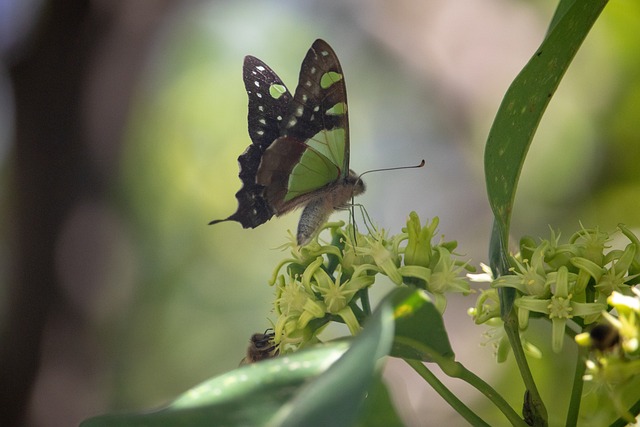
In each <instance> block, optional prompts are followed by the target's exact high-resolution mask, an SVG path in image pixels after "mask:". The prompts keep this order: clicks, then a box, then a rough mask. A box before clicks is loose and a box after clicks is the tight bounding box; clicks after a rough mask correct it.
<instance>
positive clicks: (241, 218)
mask: <svg viewBox="0 0 640 427" xmlns="http://www.w3.org/2000/svg"><path fill="white" fill-rule="evenodd" d="M243 78H244V83H245V88H246V91H247V94H248V96H249V114H248V123H249V136H250V137H251V140H252V142H253V143H252V145H250V146H249V147H248V148H247V149H246V150H245V152H244V153H243V154H242V155H241V156H240V157H239V158H238V162H239V164H240V174H239V175H240V179H241V180H242V182H243V186H242V188H241V189H240V190H239V191H238V192H237V193H236V198H237V199H238V209H237V211H236V212H235V213H234V214H233V215H231V216H229V217H228V218H226V219H222V220H215V221H211V223H210V224H215V223H218V222H222V221H229V220H231V221H238V222H240V224H242V226H243V227H244V228H255V227H257V226H259V225H261V224H263V223H265V222H266V221H268V220H269V219H270V218H271V217H272V216H273V215H276V216H280V215H283V214H285V213H287V212H290V211H292V210H294V209H296V208H298V207H305V209H304V211H303V213H302V217H301V219H300V224H299V226H298V234H297V239H298V243H299V244H300V245H302V244H305V243H307V242H308V241H309V240H310V239H311V237H312V236H313V235H314V233H315V232H316V231H317V229H318V228H319V227H320V225H322V223H323V222H325V221H326V219H327V218H328V216H329V215H330V214H331V212H332V211H333V210H335V209H337V208H340V207H342V206H345V205H346V204H348V202H349V199H351V197H353V196H356V195H359V194H361V193H362V192H364V189H365V187H364V183H363V182H362V181H361V180H360V179H358V177H357V175H356V174H355V173H354V172H353V171H351V170H350V169H349V121H348V115H347V98H346V88H345V84H344V76H343V74H342V68H341V66H340V63H339V61H338V58H337V56H336V54H335V52H334V51H333V50H332V49H331V47H330V46H329V45H328V44H327V43H326V42H324V41H323V40H316V41H315V42H314V43H313V45H312V46H311V48H310V49H309V51H308V52H307V55H306V56H305V59H304V60H303V62H302V66H301V69H300V78H299V83H298V86H297V88H296V91H295V96H292V95H291V93H290V92H289V91H288V90H287V88H286V86H285V85H284V83H282V80H281V79H280V78H279V77H278V76H277V74H276V73H275V72H274V71H273V70H271V69H270V68H269V67H268V66H267V65H266V64H265V63H264V62H262V61H261V60H259V59H258V58H255V57H253V56H247V57H246V58H245V62H244V68H243Z"/></svg>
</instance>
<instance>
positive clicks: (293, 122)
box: [287, 117, 298, 128]
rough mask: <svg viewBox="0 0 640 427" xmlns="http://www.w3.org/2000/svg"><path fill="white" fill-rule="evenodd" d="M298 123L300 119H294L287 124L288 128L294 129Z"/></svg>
mask: <svg viewBox="0 0 640 427" xmlns="http://www.w3.org/2000/svg"><path fill="white" fill-rule="evenodd" d="M297 122H298V119H296V118H295V117H292V118H291V119H290V120H289V123H287V127H288V128H292V127H294V126H295V125H296V123H297Z"/></svg>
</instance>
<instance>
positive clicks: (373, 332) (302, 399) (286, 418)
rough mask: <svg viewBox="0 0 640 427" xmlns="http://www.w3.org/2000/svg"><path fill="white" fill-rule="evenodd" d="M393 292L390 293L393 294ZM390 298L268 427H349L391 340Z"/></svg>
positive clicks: (359, 408)
mask: <svg viewBox="0 0 640 427" xmlns="http://www.w3.org/2000/svg"><path fill="white" fill-rule="evenodd" d="M394 294H395V292H392V293H391V296H393V295H394ZM392 301H393V300H392V299H391V297H387V298H385V299H384V300H383V301H382V302H381V303H380V305H379V307H378V308H377V309H376V311H375V312H374V313H373V315H372V317H371V318H370V319H369V320H368V322H367V323H366V324H365V327H364V328H363V330H362V332H361V333H360V334H359V335H358V336H357V337H356V338H355V339H354V340H353V345H352V346H351V348H349V350H348V351H347V352H346V353H345V354H344V356H343V357H341V358H340V360H338V361H337V362H336V363H334V364H333V365H332V366H331V368H329V369H328V370H327V372H326V373H325V374H324V375H322V376H320V377H318V378H317V379H316V380H315V381H313V382H311V383H309V384H308V385H307V386H304V387H302V388H301V389H300V390H299V392H298V393H297V394H296V396H295V397H294V398H293V399H292V400H291V401H289V402H287V403H286V404H285V405H284V406H283V407H282V408H281V409H280V410H279V411H278V413H277V414H276V416H275V417H274V419H273V421H272V422H270V423H269V425H270V426H302V425H304V426H310V427H313V426H318V427H321V426H336V427H339V426H352V425H354V423H355V422H356V419H357V417H358V415H359V414H360V413H361V409H362V403H363V402H364V400H365V397H366V395H367V392H368V391H369V388H370V387H371V385H372V384H373V380H374V378H375V376H376V373H377V372H378V370H379V368H380V362H381V358H382V357H383V356H386V355H387V354H389V351H390V350H391V343H392V341H393V330H394V324H393V309H392V305H391V303H392Z"/></svg>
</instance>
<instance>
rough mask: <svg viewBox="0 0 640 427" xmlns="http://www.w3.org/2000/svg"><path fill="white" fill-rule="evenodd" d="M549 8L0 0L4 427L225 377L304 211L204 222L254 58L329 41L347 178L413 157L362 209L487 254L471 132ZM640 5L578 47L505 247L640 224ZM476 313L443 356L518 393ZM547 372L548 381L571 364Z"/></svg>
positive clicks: (400, 392) (161, 395) (398, 389)
mask: <svg viewBox="0 0 640 427" xmlns="http://www.w3.org/2000/svg"><path fill="white" fill-rule="evenodd" d="M553 6H554V5H552V4H549V2H546V1H515V0H483V1H477V0H454V1H451V0H428V1H424V0H397V1H393V2H390V1H381V0H369V1H365V0H346V1H345V0H329V1H326V0H324V1H320V0H303V1H299V0H295V1H294V0H290V1H266V0H264V1H259V0H256V1H244V0H242V1H169V0H165V1H160V0H135V1H123V0H120V1H118V0H107V1H106V0H101V1H100V0H97V1H86V0H85V1H79V0H67V1H47V0H1V1H0V55H1V60H2V62H1V64H0V172H1V173H0V189H1V190H0V196H1V198H0V220H1V221H0V233H1V240H0V402H1V403H0V425H2V426H35V427H39V426H61V427H62V426H71V425H77V423H78V422H79V421H81V420H82V419H84V418H86V417H89V416H92V415H96V414H99V413H103V412H107V411H128V410H141V409H149V408H153V407H157V406H158V405H161V404H164V403H167V402H169V401H170V400H171V399H172V398H173V397H175V396H177V395H178V394H179V393H181V392H183V391H185V390H187V389H188V388H190V387H192V386H193V385H195V384H197V383H199V382H201V381H203V380H205V379H207V378H209V377H211V376H214V375H216V374H220V373H222V372H225V371H228V370H230V369H233V368H234V367H236V366H237V365H238V362H239V361H240V359H241V358H242V357H243V355H244V351H245V348H246V346H247V343H248V339H249V337H250V336H251V334H252V333H254V332H260V331H262V330H264V329H266V328H267V327H268V326H269V325H270V323H269V319H270V318H271V319H273V320H275V319H274V318H273V317H270V316H271V301H272V299H273V290H272V288H270V287H269V286H268V285H267V280H268V278H269V277H270V275H271V273H272V269H273V268H274V267H275V265H276V263H277V262H278V261H279V260H280V259H282V258H283V257H285V256H286V255H287V254H286V253H282V252H280V251H279V250H276V249H275V248H276V247H277V246H279V245H280V244H281V243H283V242H284V241H285V239H286V230H287V229H293V228H295V224H296V221H297V214H292V215H289V216H287V217H285V218H282V219H277V220H272V221H270V222H269V223H267V224H265V225H264V226H261V227H260V228H258V229H256V230H243V229H242V228H241V227H240V226H239V225H238V224H236V223H225V224H221V225H217V226H215V227H207V225H206V224H207V222H208V221H210V220H211V219H215V218H222V217H226V216H228V215H229V214H230V213H232V212H233V211H234V209H235V204H236V201H235V198H234V193H235V192H236V191H237V190H238V188H239V186H240V181H239V179H238V178H237V172H238V169H237V164H236V158H237V156H238V155H239V154H240V153H241V152H242V151H243V150H244V148H245V147H246V145H248V144H249V142H250V141H249V138H248V135H247V131H246V104H247V98H246V94H245V92H244V86H243V83H242V74H241V70H242V61H243V57H244V55H246V54H252V55H255V56H257V57H259V58H261V59H262V60H264V61H265V62H266V63H268V64H269V65H270V66H271V67H272V68H273V69H274V70H276V71H277V72H278V74H279V75H280V76H281V77H282V78H283V80H284V81H285V82H286V83H287V84H288V86H289V88H290V89H291V90H293V89H294V88H295V85H296V80H297V75H298V71H299V66H300V62H301V61H302V58H303V57H304V55H305V53H306V50H307V49H308V48H309V46H310V45H311V43H312V42H313V40H314V39H316V38H324V39H325V40H327V41H328V42H329V43H330V44H331V45H332V46H333V47H334V49H335V50H336V52H337V53H338V56H339V57H340V59H341V62H342V65H343V68H344V72H345V76H346V82H347V87H348V92H349V104H350V108H349V110H350V125H351V156H352V159H351V164H352V167H353V169H355V170H356V171H360V172H362V171H364V170H367V169H373V168H380V167H390V166H398V165H408V164H414V163H416V162H417V161H419V160H420V159H421V158H425V159H426V161H427V166H426V168H424V169H422V170H418V171H402V172H393V173H387V174H373V175H369V176H368V178H367V184H368V192H367V193H366V194H365V195H364V196H362V197H361V198H360V202H361V203H363V204H364V205H365V206H366V208H367V210H368V212H369V214H370V215H371V217H372V219H373V220H374V222H376V223H377V224H378V225H379V226H381V227H384V228H387V229H389V230H390V231H391V232H394V233H396V232H399V231H400V228H401V227H402V226H403V224H404V222H405V220H406V217H407V215H408V213H409V212H410V211H411V210H415V211H417V212H418V213H419V214H420V215H421V217H422V219H423V220H425V219H426V218H432V217H434V216H439V217H440V224H441V225H440V231H441V232H442V233H444V234H445V235H446V238H447V239H456V240H458V242H459V245H460V246H459V252H460V253H462V254H464V256H465V257H466V258H471V259H472V260H473V263H474V264H476V265H477V264H478V263H479V262H482V261H484V260H485V253H486V247H487V239H488V235H489V230H490V223H491V215H490V212H489V208H488V204H487V202H486V193H485V188H484V181H483V170H482V165H483V161H482V154H483V145H484V142H485V139H486V136H487V133H488V130H489V128H490V126H491V122H492V119H493V117H494V115H495V112H496V110H497V108H498V106H499V104H500V100H501V98H502V96H503V94H504V92H505V91H506V89H507V88H508V86H509V84H510V82H511V81H512V79H513V78H514V77H515V76H516V74H517V73H518V71H519V70H520V69H521V67H522V66H524V64H525V63H526V62H527V60H528V59H529V57H530V56H531V55H532V54H533V52H534V51H535V49H536V48H537V46H538V45H539V43H540V42H541V40H542V38H543V37H544V34H545V31H546V26H547V23H548V22H549V21H550V18H551V15H552V13H553ZM639 18H640V3H638V2H635V1H619V2H612V3H611V4H609V5H608V6H607V8H606V9H605V11H604V13H603V15H602V17H601V19H600V21H599V22H598V23H597V24H596V26H595V28H594V30H593V31H592V34H591V35H590V36H589V38H588V39H587V41H586V43H585V44H584V46H583V48H582V50H581V51H580V52H579V54H578V56H577V57H576V59H575V61H574V64H573V65H572V67H571V69H570V70H569V72H568V73H567V75H566V77H565V79H564V81H563V83H562V84H561V86H560V89H559V91H558V93H557V95H556V97H555V98H554V99H553V100H552V102H551V105H550V106H549V109H548V110H547V113H546V116H545V118H544V120H543V122H542V124H541V126H540V129H539V132H538V134H537V136H536V139H535V140H534V143H533V145H532V148H531V150H530V154H529V157H528V159H527V162H526V165H525V168H524V171H523V175H522V179H521V185H520V189H519V193H518V197H517V200H516V208H515V213H514V217H513V233H514V236H519V235H520V234H522V233H528V234H540V235H544V236H547V235H548V225H549V224H550V225H552V226H553V227H554V228H556V229H560V230H562V231H565V232H566V233H567V234H570V233H571V232H572V231H573V230H575V229H577V227H578V221H583V223H584V224H585V225H587V226H589V225H595V224H599V225H600V226H601V227H602V228H604V229H607V230H612V229H613V228H614V227H615V225H616V224H617V223H619V222H624V223H626V224H627V225H628V226H630V227H632V228H634V227H638V225H640V219H639V217H638V212H639V208H640V197H639V196H640V191H639V190H640V174H639V173H638V163H639V161H640V144H638V142H639V139H640V138H639V137H638V135H639V133H640V132H639V129H638V123H639V118H640V55H638V46H640V32H638V31H637V23H638V22H639V21H638V20H639ZM339 216H340V215H339V214H338V215H337V217H339ZM565 236H566V235H565ZM383 286H384V285H383ZM474 302H475V298H474V297H473V296H469V297H459V298H454V299H453V301H452V302H451V303H450V305H449V307H448V310H447V313H446V321H447V324H448V326H449V328H450V332H451V334H452V340H453V344H454V348H455V349H456V351H457V353H458V357H459V359H460V360H461V361H462V362H463V363H465V364H468V365H469V366H470V367H471V368H472V369H476V372H477V373H478V374H480V375H481V376H482V377H483V378H485V379H489V380H491V378H492V377H494V381H495V382H500V379H499V377H497V375H499V374H506V376H504V375H503V376H504V379H503V380H502V382H503V383H504V386H503V387H515V390H516V392H515V393H513V394H512V396H513V398H512V399H513V402H514V404H517V402H519V401H520V399H521V392H522V390H521V388H518V387H521V386H519V385H517V384H516V385H515V386H513V385H509V383H510V382H511V383H513V381H510V380H509V375H510V374H509V372H512V371H510V370H509V369H512V367H511V365H510V364H507V365H506V366H507V368H505V367H502V366H501V367H496V366H495V365H494V364H493V362H492V361H491V358H492V354H491V350H490V349H489V348H488V347H481V346H480V344H481V343H482V342H483V341H486V339H485V338H483V337H482V336H481V333H482V332H483V330H484V329H483V328H482V327H474V326H473V324H472V322H471V320H470V319H469V318H468V317H467V315H466V314H465V310H466V308H467V307H469V306H472V305H474ZM544 327H545V325H542V326H541V329H542V330H544ZM537 344H539V345H540V346H542V347H543V348H544V349H546V350H545V351H550V350H549V348H548V346H547V347H545V345H547V344H548V342H547V341H544V342H539V343H537ZM569 353H570V352H569ZM570 356H571V354H569V357H570ZM567 360H570V359H567ZM567 363H568V362H567ZM557 366H558V367H557V369H558V372H556V373H553V372H551V373H547V374H549V376H550V377H553V375H556V374H558V375H559V374H560V373H561V372H563V370H564V371H565V375H566V371H567V368H566V365H563V364H562V363H559V364H558V365H557ZM487 367H489V368H490V369H488V368H487ZM570 369H571V368H569V369H568V371H570ZM498 371H500V372H498ZM386 378H387V379H388V380H389V382H390V383H391V388H392V390H393V391H394V397H395V399H396V401H398V403H399V404H400V406H402V407H403V417H404V418H405V421H406V422H407V424H408V425H421V424H422V423H423V422H424V419H425V416H426V415H425V414H429V415H428V416H429V419H430V420H431V421H433V422H434V425H435V424H438V423H439V422H440V423H445V422H446V423H447V425H458V423H459V422H460V421H459V418H458V417H457V416H456V415H455V414H452V413H451V410H450V409H449V408H448V407H447V405H446V404H445V403H444V402H443V401H442V400H441V399H440V398H439V397H438V396H436V395H435V394H434V393H433V392H432V391H431V390H430V389H428V388H427V387H426V386H424V384H422V383H421V381H420V380H419V379H417V378H415V376H414V375H413V374H412V373H411V372H409V371H408V369H407V368H406V367H404V366H403V365H401V364H399V363H397V362H391V363H390V364H389V366H388V368H387V373H386ZM453 387H454V388H455V390H456V391H459V392H464V387H460V386H459V385H458V384H456V383H453ZM555 387H557V382H556V386H555ZM547 391H548V390H547ZM555 391H556V392H557V389H556V390H555ZM544 392H545V389H544V387H543V393H544ZM483 404H484V401H483V400H482V399H478V401H477V402H476V403H474V405H475V406H476V407H481V406H482V405H483ZM551 406H552V407H551V408H550V411H551V412H553V403H552V405H551Z"/></svg>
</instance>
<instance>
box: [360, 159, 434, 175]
mask: <svg viewBox="0 0 640 427" xmlns="http://www.w3.org/2000/svg"><path fill="white" fill-rule="evenodd" d="M424 165H425V161H424V159H422V160H421V161H420V164H418V165H413V166H396V167H393V168H382V169H371V170H368V171H366V172H362V173H361V174H360V175H358V179H361V178H362V177H363V176H364V175H366V174H368V173H371V172H383V171H397V170H401V169H418V168H421V167H423V166H424Z"/></svg>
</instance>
